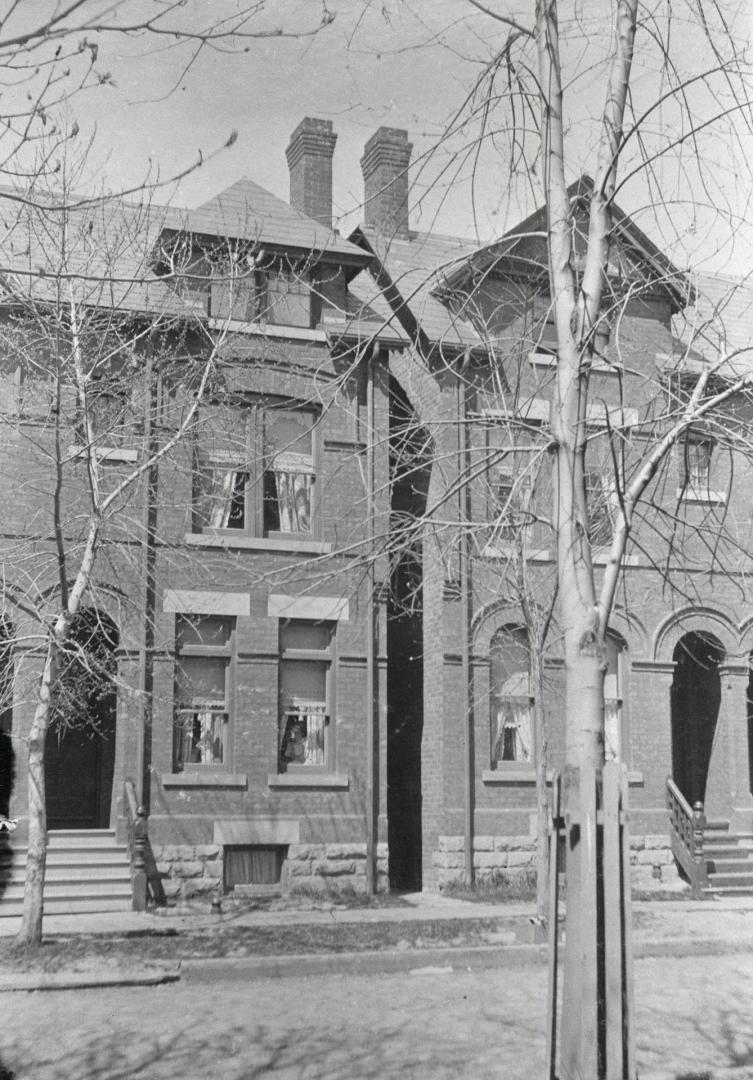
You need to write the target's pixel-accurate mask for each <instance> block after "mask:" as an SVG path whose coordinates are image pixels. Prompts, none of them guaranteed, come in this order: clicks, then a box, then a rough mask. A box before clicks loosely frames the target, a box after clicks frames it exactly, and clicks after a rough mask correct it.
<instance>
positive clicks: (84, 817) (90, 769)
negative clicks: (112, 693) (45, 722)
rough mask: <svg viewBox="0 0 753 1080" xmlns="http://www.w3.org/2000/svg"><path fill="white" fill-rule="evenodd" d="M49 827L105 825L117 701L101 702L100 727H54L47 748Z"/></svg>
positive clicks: (98, 827)
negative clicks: (63, 728)
mask: <svg viewBox="0 0 753 1080" xmlns="http://www.w3.org/2000/svg"><path fill="white" fill-rule="evenodd" d="M44 766H45V785H46V788H47V827H48V828H49V829H107V828H109V825H110V805H111V802H112V782H113V773H114V767H115V708H114V701H105V702H102V705H101V707H100V709H99V717H98V722H97V725H96V727H92V726H89V727H82V728H66V729H65V730H63V731H62V732H60V735H58V729H57V727H56V726H55V725H53V727H51V728H50V731H49V733H48V735H47V745H46V747H45V762H44Z"/></svg>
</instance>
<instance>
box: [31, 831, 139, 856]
mask: <svg viewBox="0 0 753 1080" xmlns="http://www.w3.org/2000/svg"><path fill="white" fill-rule="evenodd" d="M122 846H123V845H122V844H119V843H118V842H117V841H116V839H115V832H114V831H113V830H112V829H68V830H66V831H65V832H51V833H49V835H48V838H47V847H48V848H49V849H50V850H51V851H68V850H70V849H71V848H74V849H77V848H112V847H122Z"/></svg>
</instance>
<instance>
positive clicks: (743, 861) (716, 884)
mask: <svg viewBox="0 0 753 1080" xmlns="http://www.w3.org/2000/svg"><path fill="white" fill-rule="evenodd" d="M703 854H704V856H705V858H706V868H707V871H708V879H709V883H708V886H707V887H706V888H705V889H704V890H703V892H704V895H706V896H753V833H731V832H730V831H729V822H728V821H713V822H708V823H707V825H706V829H705V831H704V834H703Z"/></svg>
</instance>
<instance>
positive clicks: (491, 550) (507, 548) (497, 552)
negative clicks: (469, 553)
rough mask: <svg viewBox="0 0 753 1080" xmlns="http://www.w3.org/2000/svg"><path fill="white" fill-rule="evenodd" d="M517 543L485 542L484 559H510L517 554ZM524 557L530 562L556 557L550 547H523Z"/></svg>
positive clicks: (482, 551) (545, 560)
mask: <svg viewBox="0 0 753 1080" xmlns="http://www.w3.org/2000/svg"><path fill="white" fill-rule="evenodd" d="M517 553H518V549H517V547H516V546H515V544H485V545H484V547H483V548H482V549H481V558H482V559H509V558H511V557H512V556H513V555H517ZM523 557H524V558H525V559H527V560H529V561H530V562H551V561H552V559H553V558H554V556H553V554H552V552H551V551H549V550H548V548H529V547H524V548H523Z"/></svg>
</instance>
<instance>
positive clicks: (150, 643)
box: [138, 352, 159, 817]
mask: <svg viewBox="0 0 753 1080" xmlns="http://www.w3.org/2000/svg"><path fill="white" fill-rule="evenodd" d="M145 380H146V403H145V406H144V452H145V453H146V455H147V460H150V459H152V458H153V457H154V454H155V452H156V449H157V445H156V439H155V430H154V429H155V419H156V413H157V398H158V394H157V384H156V381H155V378H154V362H153V359H152V355H151V352H150V353H149V355H148V356H147V358H146V373H145ZM158 474H159V467H158V465H157V464H156V463H155V464H152V465H150V466H149V468H148V469H147V471H146V499H145V506H144V520H143V526H144V532H143V538H142V541H141V574H142V577H141V580H142V588H143V594H142V598H143V614H144V627H143V634H142V639H141V650H140V656H139V692H140V696H141V702H142V731H141V754H140V757H141V761H140V765H141V768H140V773H141V775H140V777H139V789H138V790H139V803H140V805H141V806H142V807H143V810H144V814H145V816H146V817H148V816H149V809H150V806H151V787H152V723H153V691H154V616H155V607H156V604H155V599H156V582H155V565H156V557H157V552H156V539H157V489H158V483H159V475H158Z"/></svg>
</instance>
